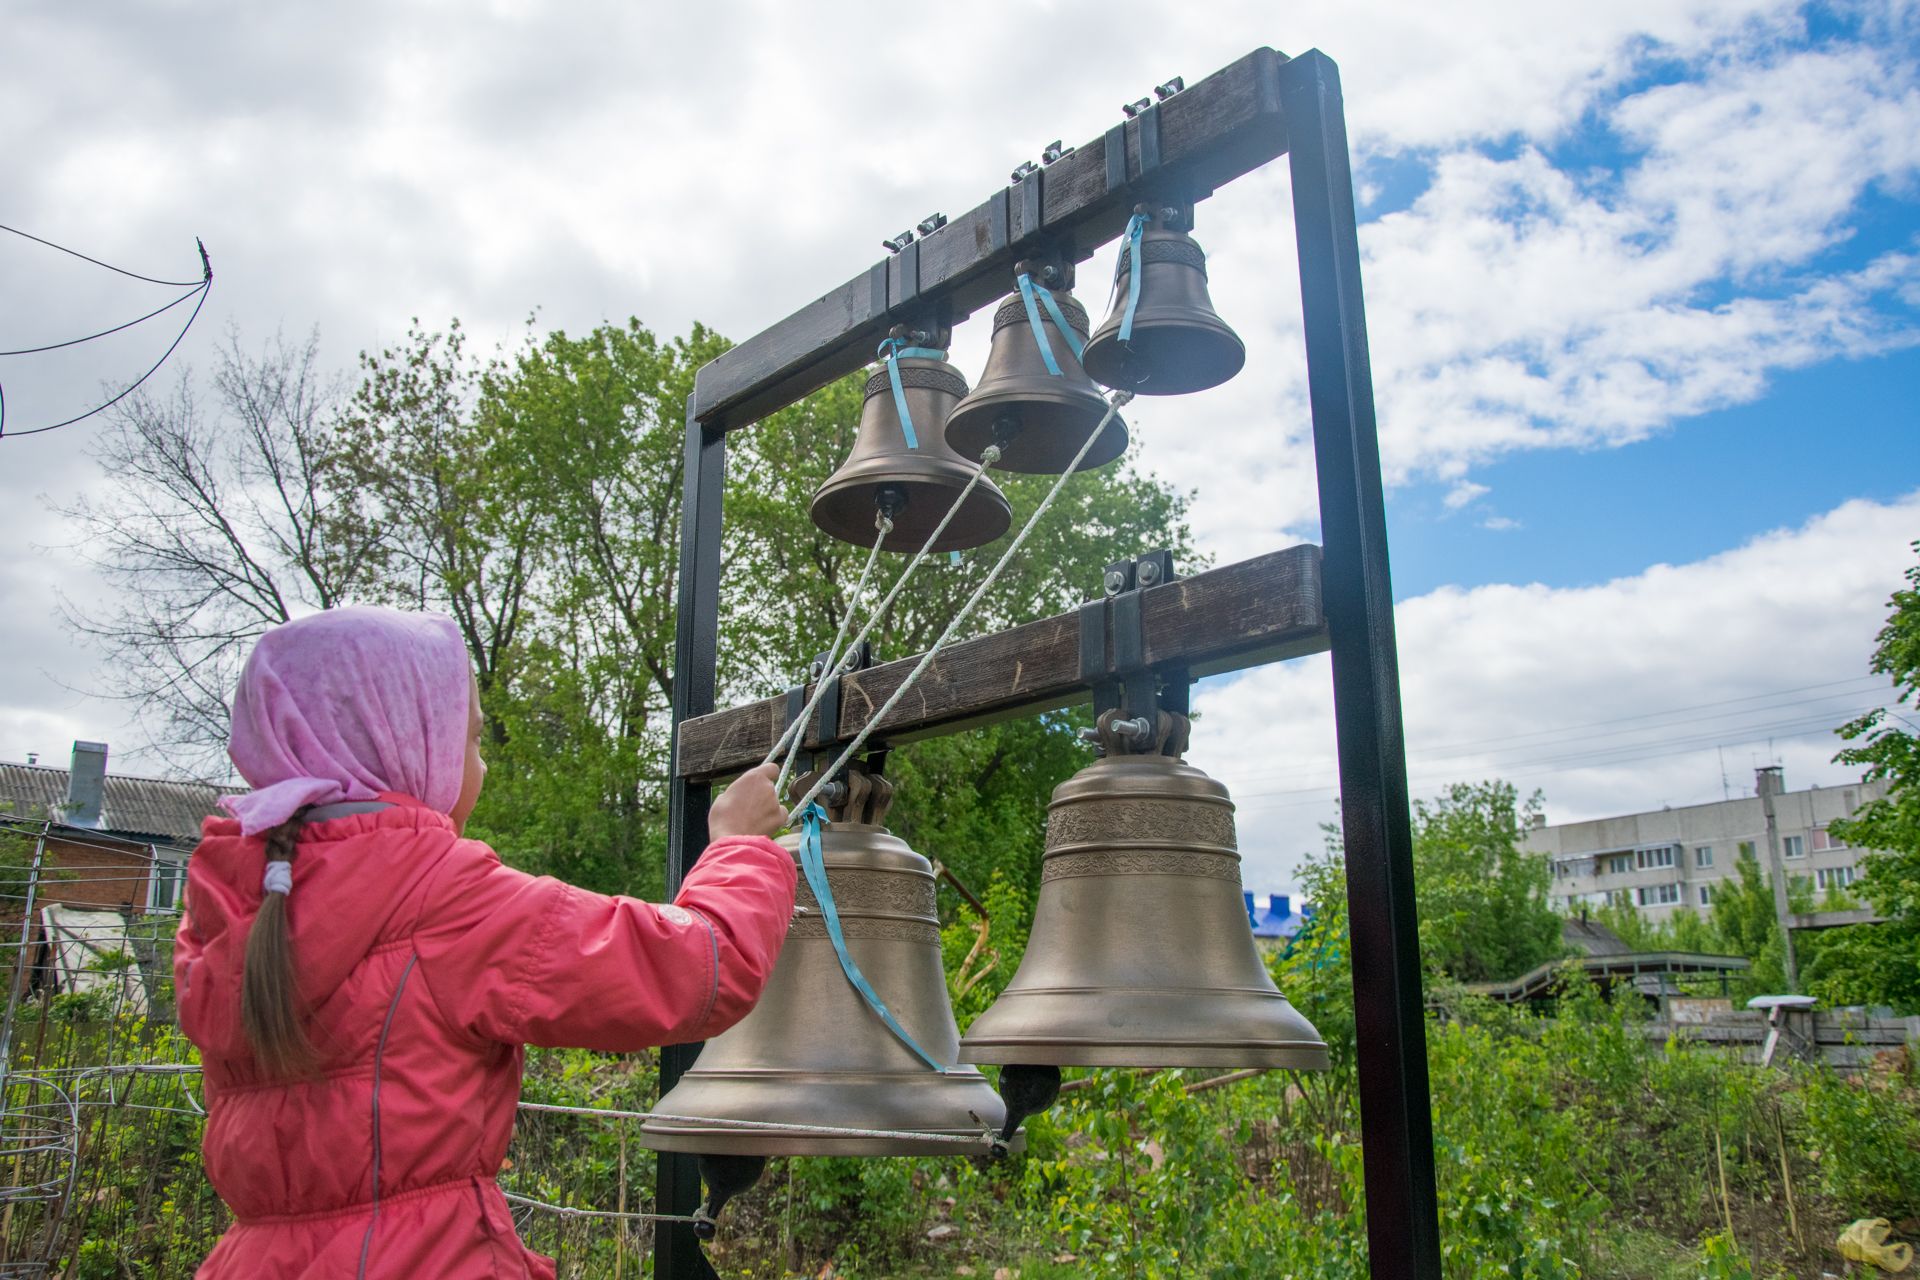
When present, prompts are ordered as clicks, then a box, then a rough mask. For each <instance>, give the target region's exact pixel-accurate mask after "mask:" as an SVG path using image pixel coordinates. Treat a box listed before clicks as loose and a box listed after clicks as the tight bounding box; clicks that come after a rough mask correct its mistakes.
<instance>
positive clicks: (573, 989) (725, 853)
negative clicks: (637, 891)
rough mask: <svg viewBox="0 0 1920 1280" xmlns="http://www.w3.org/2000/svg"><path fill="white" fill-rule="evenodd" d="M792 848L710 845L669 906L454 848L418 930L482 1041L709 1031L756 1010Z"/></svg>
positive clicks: (454, 1008) (596, 1039)
mask: <svg viewBox="0 0 1920 1280" xmlns="http://www.w3.org/2000/svg"><path fill="white" fill-rule="evenodd" d="M795 878H796V870H795V867H794V861H793V857H792V855H790V854H789V853H788V852H787V851H786V850H785V849H782V848H781V847H780V846H779V845H777V844H775V843H774V842H773V841H771V840H769V839H767V838H766V837H764V836H732V837H728V838H724V839H720V840H716V841H715V842H714V843H713V844H711V845H709V846H708V848H707V851H706V853H705V854H703V855H702V856H701V858H700V860H699V862H697V863H696V864H695V865H694V868H693V870H692V871H691V872H689V873H688V875H687V878H686V882H685V883H684V884H683V885H682V886H681V889H680V894H679V896H678V897H677V898H675V899H674V901H673V903H672V905H670V906H655V905H653V904H651V903H646V902H641V901H639V900H638V899H635V898H626V897H619V896H606V895H602V894H597V893H588V892H587V891H585V890H583V889H577V888H574V887H573V886H571V885H568V884H564V883H562V882H560V881H558V880H555V879H552V878H551V877H545V876H539V877H536V876H530V875H527V874H526V873H525V872H521V871H515V870H513V869H512V868H511V867H507V866H504V865H503V864H502V863H501V862H500V860H499V858H498V857H497V856H496V855H495V854H494V853H493V851H492V850H490V849H488V848H487V847H486V846H485V845H482V844H478V843H477V842H473V841H461V842H459V843H457V844H456V845H455V846H454V847H453V848H452V849H451V850H450V851H449V852H448V854H447V860H446V864H445V865H444V866H443V869H442V870H441V872H440V873H439V874H438V876H436V883H435V884H434V886H433V888H432V889H431V890H430V891H429V893H428V898H427V901H426V904H425V907H424V909H423V911H422V913H421V918H420V925H419V927H418V929H417V931H416V935H415V945H416V948H417V950H418V954H419V957H420V970H421V976H422V977H424V978H425V979H426V982H427V985H428V987H429V989H430V990H431V991H432V993H433V996H434V999H435V1001H436V1002H437V1003H438V1005H439V1007H440V1009H441V1012H442V1013H444V1014H445V1015H446V1017H447V1018H448V1020H449V1021H451V1022H452V1023H453V1024H454V1025H455V1026H456V1027H459V1028H461V1029H462V1030H465V1031H466V1032H468V1033H469V1034H470V1035H472V1036H474V1037H475V1038H477V1039H481V1040H492V1041H503V1042H506V1043H510V1044H523V1043H530V1044H538V1045H568V1046H577V1047H580V1048H586V1049H601V1050H609V1051H614V1052H632V1051H635V1050H638V1049H643V1048H647V1047H649V1046H652V1045H659V1044H678V1043H682V1042H685V1041H692V1040H705V1039H708V1038H710V1037H712V1036H715V1035H718V1034H719V1033H720V1032H722V1031H724V1030H726V1029H727V1028H728V1027H730V1026H732V1025H733V1024H734V1023H736V1022H738V1021H739V1020H740V1019H741V1018H743V1017H745V1016H746V1014H747V1011H748V1010H750V1009H751V1008H753V1005H754V1002H755V1001H756V1000H758V999H759V998H760V992H761V990H762V988H764V987H765V986H766V982H767V978H768V977H769V976H770V975H771V974H772V972H773V964H774V961H775V960H776V959H777V958H778V957H779V954H780V947H781V944H782V943H783V942H784V941H785V939H786V933H787V924H788V922H789V920H790V919H791V918H792V915H793V900H794V881H795Z"/></svg>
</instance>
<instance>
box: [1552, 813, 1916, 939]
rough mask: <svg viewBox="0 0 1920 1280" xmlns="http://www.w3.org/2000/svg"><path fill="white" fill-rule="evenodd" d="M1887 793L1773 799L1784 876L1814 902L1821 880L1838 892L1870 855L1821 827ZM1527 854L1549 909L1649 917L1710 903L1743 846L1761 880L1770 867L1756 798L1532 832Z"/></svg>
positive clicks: (1764, 825)
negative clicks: (1801, 881)
mask: <svg viewBox="0 0 1920 1280" xmlns="http://www.w3.org/2000/svg"><path fill="white" fill-rule="evenodd" d="M1885 794H1886V784H1885V783H1884V782H1881V783H1848V784H1845V785H1842V786H1837V787H1808V788H1806V789H1805V790H1802V791H1788V792H1784V793H1781V794H1777V795H1775V796H1774V820H1775V823H1776V826H1777V829H1778V832H1779V836H1780V843H1781V853H1782V859H1781V865H1782V866H1783V867H1784V868H1785V869H1786V872H1787V875H1788V876H1790V877H1805V878H1806V879H1807V880H1808V881H1809V882H1810V883H1811V884H1812V886H1813V889H1814V893H1815V894H1816V896H1819V895H1822V894H1824V892H1825V890H1826V887H1827V884H1828V883H1836V882H1837V883H1840V884H1841V885H1842V887H1844V886H1845V883H1846V882H1847V881H1848V880H1849V878H1850V877H1852V876H1853V875H1856V874H1858V869H1859V864H1860V860H1861V858H1862V857H1863V856H1865V855H1866V854H1867V853H1869V852H1871V851H1870V850H1863V849H1854V848H1848V847H1845V846H1839V845H1837V844H1836V842H1835V840H1834V838H1833V836H1832V835H1831V833H1830V832H1829V831H1828V826H1829V824H1830V823H1832V822H1834V821H1835V820H1836V819H1840V818H1847V817H1851V816H1852V815H1853V814H1854V812H1855V811H1856V810H1858V809H1859V808H1860V806H1861V805H1863V804H1865V803H1866V802H1867V801H1869V800H1871V799H1875V798H1877V797H1880V796H1883V795H1885ZM1524 847H1525V848H1526V849H1528V850H1529V851H1531V852H1534V853H1538V854H1540V855H1542V856H1543V857H1545V858H1547V859H1548V860H1549V862H1550V863H1551V864H1552V867H1553V884H1552V887H1551V888H1550V889H1549V890H1548V892H1549V893H1550V895H1551V897H1552V901H1553V905H1554V906H1555V907H1556V908H1558V909H1561V910H1568V911H1570V910H1576V909H1578V907H1579V906H1581V905H1582V904H1590V905H1595V906H1597V905H1600V904H1602V903H1605V902H1608V901H1614V902H1622V903H1624V904H1626V905H1629V906H1632V907H1635V908H1637V909H1639V910H1641V911H1643V912H1645V913H1646V914H1647V916H1648V917H1649V918H1650V919H1653V920H1663V919H1665V918H1667V917H1668V916H1671V915H1672V914H1673V913H1674V912H1675V911H1677V910H1679V909H1680V908H1682V907H1689V908H1692V909H1694V910H1700V909H1702V908H1704V907H1705V906H1707V905H1708V904H1709V903H1710V901H1711V898H1712V895H1713V894H1714V893H1715V892H1716V891H1717V889H1718V886H1719V885H1721V884H1723V883H1725V882H1726V881H1728V880H1730V879H1732V878H1734V876H1735V875H1736V872H1735V870H1734V867H1735V864H1736V863H1737V861H1738V860H1739V856H1740V853H1741V851H1742V849H1750V850H1751V851H1752V853H1753V854H1754V856H1755V858H1756V859H1758V861H1759V863H1760V870H1761V872H1762V874H1763V875H1764V874H1765V873H1766V870H1767V866H1768V861H1767V858H1768V852H1767V822H1766V814H1765V810H1764V806H1763V805H1762V803H1761V800H1760V798H1759V797H1758V796H1744V797H1741V798H1739V799H1735V800H1719V801H1714V802H1712V803H1709V804H1696V805H1686V806H1683V807H1680V808H1677V809H1656V810H1652V811H1649V812H1647V813H1630V814H1623V815H1621V816H1619V817H1612V818H1595V819H1592V820H1589V821H1586V822H1567V823H1560V824H1557V825H1553V826H1540V827H1535V828H1534V829H1533V830H1531V831H1529V832H1528V833H1527V835H1526V840H1525V843H1524ZM1703 850H1704V851H1706V852H1705V853H1704V854H1703V853H1702V851H1703Z"/></svg>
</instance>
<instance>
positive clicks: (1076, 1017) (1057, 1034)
mask: <svg viewBox="0 0 1920 1280" xmlns="http://www.w3.org/2000/svg"><path fill="white" fill-rule="evenodd" d="M1186 734H1187V720H1186V718H1185V717H1184V716H1177V715H1173V714H1171V713H1169V712H1164V711H1163V712H1160V713H1159V714H1158V715H1157V717H1156V718H1155V720H1154V721H1153V722H1149V721H1147V720H1145V719H1140V720H1136V721H1129V720H1125V719H1122V718H1120V716H1119V713H1117V712H1114V711H1108V712H1105V713H1103V714H1102V716H1101V719H1100V728H1099V740H1100V742H1101V744H1102V746H1104V747H1105V749H1106V751H1107V755H1106V758H1105V759H1102V760H1099V761H1096V762H1095V763H1093V764H1091V765H1088V766H1087V767H1086V768H1085V769H1082V770H1081V771H1080V772H1079V773H1077V774H1075V775H1074V776H1073V777H1071V778H1069V779H1068V780H1067V781H1065V782H1063V783H1061V784H1060V785H1059V786H1058V787H1057V788H1055V789H1054V793H1053V803H1052V804H1051V805H1050V806H1048V810H1047V852H1046V858H1045V861H1044V862H1043V863H1042V864H1041V872H1040V897H1039V900H1038V901H1037V902H1036V903H1035V906H1034V916H1033V930H1032V933H1031V934H1030V935H1029V940H1028V943H1027V951H1026V955H1025V957H1024V958H1023V959H1022V960H1021V962H1020V968H1019V970H1018V971H1017V972H1016V973H1015V974H1014V975H1013V980H1012V981H1011V982H1010V983H1008V984H1007V988H1006V990H1005V991H1003V992H1002V993H1001V995H1000V998H999V999H998V1000H996V1001H995V1002H994V1004H993V1006H992V1007H991V1008H989V1009H988V1010H987V1011H986V1012H985V1013H983V1014H981V1015H980V1016H979V1017H978V1018H977V1019H975V1020H974V1022H973V1025H972V1026H970V1027H969V1028H968V1029H967V1034H966V1037H965V1038H964V1039H962V1040H961V1042H960V1052H961V1055H962V1056H963V1057H965V1058H966V1059H967V1060H968V1061H969V1062H981V1063H1010V1064H1011V1063H1017V1064H1022V1065H1031V1066H1035V1067H1044V1066H1056V1067H1057V1066H1082V1067H1294V1068H1302V1069H1310V1070H1315V1069H1321V1068H1324V1067H1326V1065H1327V1046H1326V1044H1325V1043H1324V1042H1322V1040H1321V1039H1320V1033H1319V1032H1317V1031H1315V1030H1314V1029H1313V1027H1312V1025H1311V1024H1309V1023H1308V1022H1307V1020H1306V1019H1305V1018H1303V1017H1301V1016H1300V1014H1299V1013H1298V1012H1297V1011H1296V1010H1295V1009H1294V1007H1293V1006H1292V1005H1291V1004H1288V1003H1287V1000H1286V998H1285V997H1284V996H1282V995H1281V994H1280V992H1279V991H1278V990H1277V989H1276V988H1275V987H1274V985H1273V980H1272V979H1271V978H1269V977H1268V976H1267V970H1266V966H1265V965H1263V964H1262V963H1261V961H1260V954H1259V952H1258V951H1256V950H1255V948H1254V945H1253V931H1252V929H1251V928H1250V927H1249V926H1248V923H1247V913H1246V909H1245V906H1244V903H1243V901H1242V899H1241V896H1240V855H1239V853H1238V852H1237V849H1236V846H1235V843H1234V832H1233V801H1231V800H1230V799H1228V798H1227V790H1226V788H1225V787H1223V786H1221V785H1220V784H1219V783H1218V782H1215V781H1214V780H1213V779H1212V778H1209V777H1208V776H1207V775H1206V774H1204V773H1202V772H1200V770H1198V769H1196V768H1194V767H1193V766H1192V765H1189V764H1187V763H1186V762H1185V761H1183V760H1181V759H1180V752H1181V751H1182V750H1184V749H1185V746H1186ZM1003 1074H1004V1073H1003Z"/></svg>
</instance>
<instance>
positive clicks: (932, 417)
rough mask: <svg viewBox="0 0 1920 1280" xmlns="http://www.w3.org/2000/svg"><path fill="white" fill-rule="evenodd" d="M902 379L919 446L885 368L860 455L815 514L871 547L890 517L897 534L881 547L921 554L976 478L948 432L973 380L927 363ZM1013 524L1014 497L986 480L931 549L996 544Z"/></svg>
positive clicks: (866, 413)
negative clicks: (880, 517)
mask: <svg viewBox="0 0 1920 1280" xmlns="http://www.w3.org/2000/svg"><path fill="white" fill-rule="evenodd" d="M899 373H900V389H901V398H902V399H904V400H905V401H906V404H907V411H908V416H909V418H910V419H911V422H912V427H913V433H914V445H913V446H912V447H909V446H908V444H907V437H906V431H905V427H904V424H903V423H902V422H901V419H900V412H899V408H898V405H897V403H896V402H895V399H894V395H893V380H892V376H891V373H890V372H889V370H888V369H887V368H886V367H885V366H882V367H881V369H880V370H879V371H878V372H877V373H875V374H874V375H873V376H872V377H870V378H868V379H867V387H866V400H865V401H864V403H863V404H862V405H861V407H860V430H859V434H858V435H857V436H856V437H855V438H854V443H853V452H852V453H850V454H848V455H847V460H846V461H845V462H843V463H841V464H840V469H839V470H838V471H835V472H834V473H833V475H832V476H831V477H829V478H828V480H827V482H826V483H825V484H824V485H822V486H820V491H819V492H818V493H816V494H814V495H813V508H812V515H813V522H814V523H815V524H817V525H819V526H820V528H822V529H824V530H825V531H826V532H827V533H829V534H832V535H833V536H834V537H836V538H839V539H841V540H842V541H844V542H851V543H855V544H857V545H859V546H863V547H870V546H872V545H873V539H874V534H875V531H876V526H875V524H874V519H875V516H876V515H877V514H878V513H879V512H881V511H885V512H886V513H887V514H888V515H889V516H891V517H892V518H893V530H892V532H890V533H889V534H888V535H887V538H886V541H885V542H883V543H882V544H881V545H882V546H883V547H884V548H885V549H886V550H888V551H918V550H919V549H920V548H921V547H922V546H923V545H924V544H925V543H926V540H927V535H928V534H930V533H932V532H933V530H934V526H936V525H938V524H939V523H940V518H941V517H942V516H944V515H946V513H947V510H948V508H950V507H951V506H952V505H953V500H954V499H955V498H956V497H958V496H959V494H960V491H961V490H962V489H964V488H965V487H966V484H967V480H968V479H969V478H970V477H971V476H972V475H973V473H974V467H973V466H971V465H969V464H968V463H967V462H966V461H965V460H964V459H963V458H961V457H960V456H959V455H958V454H956V453H955V452H954V451H953V450H952V449H950V448H948V447H947V439H946V433H945V431H944V426H945V423H946V420H947V415H948V414H949V413H951V412H952V411H953V406H954V405H955V404H957V403H958V402H959V400H960V397H962V396H964V395H966V394H967V380H966V379H965V378H964V377H962V376H961V375H960V371H959V370H958V369H956V368H954V367H953V366H952V365H950V364H948V363H947V362H946V361H945V360H939V359H933V358H931V357H922V356H902V357H900V358H899ZM1012 520H1013V513H1012V508H1010V507H1009V506H1008V505H1007V499H1006V495H1005V494H1003V493H1001V492H1000V490H999V487H998V486H996V485H995V484H994V483H993V481H991V480H989V479H987V478H986V477H985V476H982V477H980V481H979V483H977V484H976V485H974V487H973V492H971V493H969V494H968V495H967V499H966V501H965V502H964V503H962V504H961V507H960V510H959V511H957V512H955V513H954V517H953V520H952V521H951V522H950V523H949V524H948V525H947V528H946V531H945V532H944V533H942V534H941V535H940V540H939V541H938V542H936V543H934V545H933V547H932V548H931V549H932V550H934V551H964V550H966V549H967V548H969V547H977V546H980V545H981V544H983V543H988V542H992V541H993V540H994V539H995V538H998V537H999V536H1000V535H1001V534H1003V533H1005V532H1006V531H1007V526H1008V525H1009V524H1010V523H1012Z"/></svg>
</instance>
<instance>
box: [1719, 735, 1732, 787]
mask: <svg viewBox="0 0 1920 1280" xmlns="http://www.w3.org/2000/svg"><path fill="white" fill-rule="evenodd" d="M1715 749H1716V750H1717V751H1719V753H1720V798H1721V799H1722V800H1731V799H1733V784H1732V783H1730V782H1728V781H1727V744H1726V743H1724V742H1723V743H1721V744H1720V745H1719V746H1718V747H1717V748H1715Z"/></svg>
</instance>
